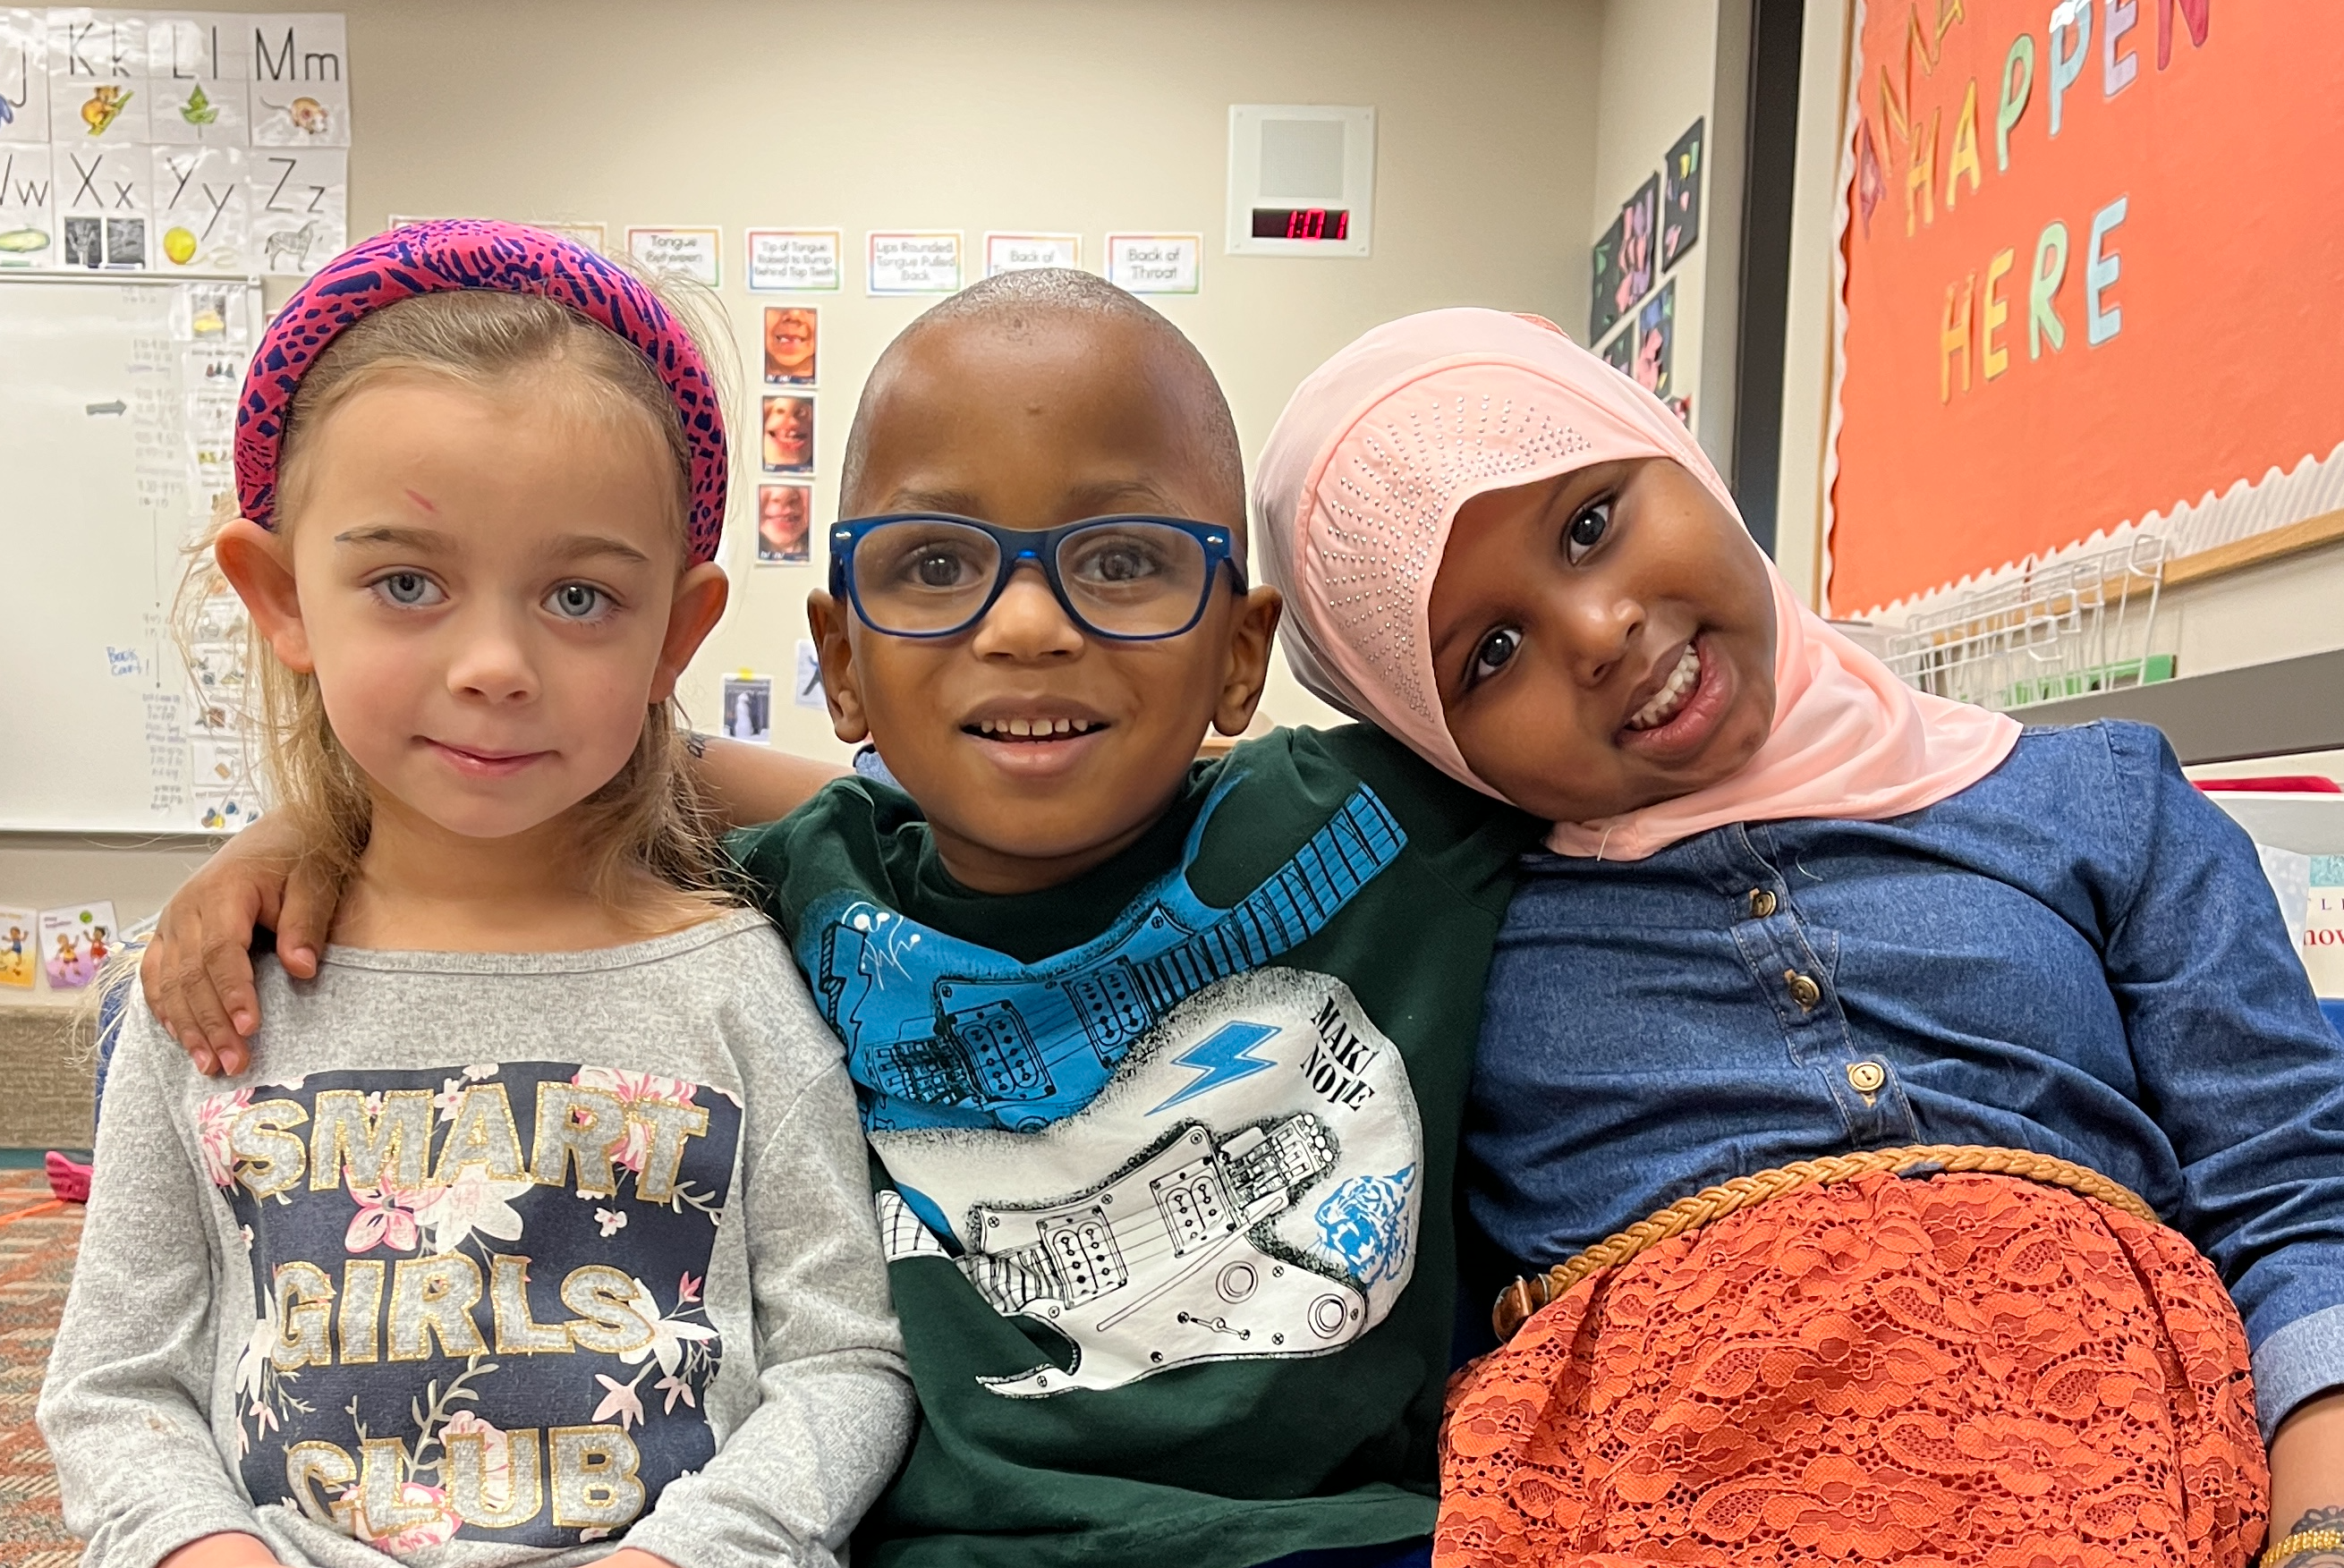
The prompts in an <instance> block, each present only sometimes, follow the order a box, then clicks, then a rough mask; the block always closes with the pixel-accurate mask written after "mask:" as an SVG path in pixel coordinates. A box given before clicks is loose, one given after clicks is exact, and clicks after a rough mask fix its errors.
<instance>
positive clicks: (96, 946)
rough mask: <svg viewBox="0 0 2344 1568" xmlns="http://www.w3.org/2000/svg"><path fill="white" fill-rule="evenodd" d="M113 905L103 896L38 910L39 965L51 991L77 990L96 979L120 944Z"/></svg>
mask: <svg viewBox="0 0 2344 1568" xmlns="http://www.w3.org/2000/svg"><path fill="white" fill-rule="evenodd" d="M119 929H120V928H119V927H117V926H116V923H115V920H114V905H113V904H112V903H110V902H108V901H107V900H104V899H100V900H97V901H96V903H90V904H71V905H67V906H66V908H64V909H61V910H42V911H41V932H40V944H41V967H42V968H43V969H45V970H47V971H48V976H49V989H50V990H79V989H80V988H82V987H83V986H86V985H87V984H89V982H90V981H91V980H96V978H97V973H98V970H101V969H103V968H104V967H105V965H106V956H107V955H108V954H109V953H111V952H113V951H114V950H115V949H116V948H118V947H120V946H121V945H122V941H121V938H120V937H119V936H117V935H116V931H117V930H119Z"/></svg>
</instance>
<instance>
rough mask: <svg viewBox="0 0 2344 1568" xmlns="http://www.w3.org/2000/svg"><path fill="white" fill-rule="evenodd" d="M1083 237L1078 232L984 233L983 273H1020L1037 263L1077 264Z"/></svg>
mask: <svg viewBox="0 0 2344 1568" xmlns="http://www.w3.org/2000/svg"><path fill="white" fill-rule="evenodd" d="M1082 264H1083V236H1081V235H1078V234H1005V233H998V232H995V233H989V234H987V235H986V236H985V276H987V277H998V276H1001V275H1002V274H1003V273H1005V272H1022V271H1024V270H1025V269H1026V268H1028V267H1036V266H1082Z"/></svg>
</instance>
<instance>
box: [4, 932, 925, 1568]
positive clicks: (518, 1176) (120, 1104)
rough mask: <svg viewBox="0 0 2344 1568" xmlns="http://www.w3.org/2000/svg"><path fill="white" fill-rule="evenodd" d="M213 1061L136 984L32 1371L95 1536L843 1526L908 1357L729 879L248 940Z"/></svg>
mask: <svg viewBox="0 0 2344 1568" xmlns="http://www.w3.org/2000/svg"><path fill="white" fill-rule="evenodd" d="M260 1000H261V1008H262V1011H263V1013H264V1015H265V1016H266V1017H267V1019H268V1025H267V1027H266V1029H265V1030H263V1031H262V1033H261V1035H260V1038H259V1040H258V1049H257V1050H256V1052H255V1060H254V1062H253V1065H252V1066H251V1067H250V1068H248V1070H246V1072H245V1073H244V1075H243V1076H242V1077H240V1078H232V1079H204V1078H200V1077H198V1076H197V1074H196V1072H195V1071H194V1070H193V1069H192V1068H191V1067H189V1066H188V1064H187V1060H186V1059H185V1058H184V1057H183V1056H182V1055H181V1053H180V1051H179V1050H178V1048H177V1046H175V1045H173V1044H172V1043H171V1042H170V1040H168V1039H167V1037H166V1036H165V1035H164V1033H163V1031H162V1030H161V1028H160V1027H159V1026H158V1025H157V1023H156V1022H155V1021H154V1020H153V1019H152V1018H151V1017H150V1016H149V1015H147V1012H146V1011H145V1010H144V1009H142V1008H138V1007H136V1006H134V1007H132V1008H131V1009H130V1010H129V1016H128V1017H127V1018H126V1020H125V1022H124V1026H123V1030H122V1037H121V1040H120V1043H119V1045H118V1047H117V1049H116V1055H115V1059H114V1066H113V1069H112V1071H111V1074H110V1077H109V1081H108V1082H107V1085H106V1104H105V1107H104V1111H103V1114H102V1116H101V1118H100V1121H99V1126H98V1133H97V1156H96V1162H97V1172H96V1181H95V1182H94V1185H93V1189H92V1191H91V1193H90V1202H89V1219H88V1224H87V1227H86V1230H85V1231H84V1232H83V1236H82V1249H81V1261H80V1265H79V1267H78V1269H77V1270H76V1272H75V1275H74V1283H73V1293H72V1296H71V1298H70V1299H69V1300H68V1301H67V1302H66V1313H65V1321H64V1323H63V1324H62V1326H61V1327H60V1328H59V1329H58V1331H57V1337H56V1348H55V1350H54V1352H52V1354H51V1356H50V1360H49V1373H48V1382H47V1385H46V1386H45V1388H44V1389H43V1391H42V1394H41V1406H40V1423H41V1430H42V1432H44V1434H45V1436H46V1437H47V1439H48V1443H49V1447H50V1449H51V1450H52V1451H53V1452H54V1453H55V1454H56V1463H57V1474H58V1479H59V1481H60V1483H62V1486H63V1490H64V1503H65V1513H66V1523H67V1524H68V1525H70V1526H71V1527H72V1529H73V1530H74V1531H75V1533H76V1534H79V1535H81V1536H83V1537H84V1538H86V1540H87V1541H88V1542H89V1552H88V1555H87V1556H86V1559H85V1562H86V1563H87V1564H88V1565H90V1568H152V1565H153V1564H154V1563H157V1562H158V1561H159V1560H160V1559H162V1558H163V1557H165V1556H166V1555H167V1554H168V1553H171V1552H172V1551H174V1550H176V1549H177V1548H178V1547H179V1546H182V1545H184V1544H186V1543H187V1542H189V1541H192V1540H195V1539H197V1537H199V1536H204V1535H208V1534H213V1533H217V1532H221V1531H238V1530H240V1531H245V1532H248V1533H251V1534H254V1535H257V1536H258V1537H260V1538H261V1539H262V1540H263V1541H265V1542H267V1543H268V1545H269V1546H270V1547H271V1548H272V1549H273V1550H274V1551H275V1552H276V1553H277V1555H278V1558H279V1559H280V1560H282V1561H283V1562H284V1563H288V1564H296V1565H301V1568H387V1564H389V1563H391V1562H393V1561H394V1560H396V1561H399V1562H404V1563H409V1564H413V1565H415V1568H442V1565H446V1568H501V1565H503V1564H508V1563H530V1564H547V1565H554V1568H566V1565H568V1564H571V1563H591V1562H593V1561H596V1560H598V1559H599V1558H601V1556H603V1555H605V1554H606V1553H609V1552H611V1550H613V1549H614V1548H616V1547H617V1546H619V1545H620V1544H622V1543H623V1544H626V1545H631V1546H637V1547H641V1548H642V1549H643V1550H644V1551H647V1552H651V1553H655V1554H657V1555H658V1556H661V1557H664V1558H666V1559H667V1560H669V1561H670V1562H672V1563H676V1564H678V1565H679V1568H775V1565H780V1564H793V1563H818V1564H828V1563H834V1562H836V1561H837V1560H838V1559H839V1558H840V1557H841V1555H842V1554H843V1552H844V1543H845V1541H846V1537H847V1533H848V1532H849V1531H850V1530H852V1529H853V1528H854V1523H855V1521H856V1520H857V1519H858V1518H859V1517H860V1516H861V1515H862V1513H863V1511H864V1508H865V1507H867V1506H868V1505H869V1504H870V1503H871V1501H872V1500H873V1499H874V1497H876V1496H877V1495H878V1493H879V1489H880V1487H881V1486H882V1485H883V1484H884V1483H885V1482H886V1480H887V1478H888V1476H889V1474H890V1473H892V1472H893V1471H894V1466H895V1463H896V1461H897V1459H898V1458H899V1457H900V1456H901V1454H902V1452H903V1448H904V1442H905V1439H906V1436H907V1434H908V1432H909V1430H910V1426H911V1420H912V1407H913V1402H912V1393H911V1389H910V1384H909V1382H908V1381H907V1379H906V1377H905V1375H904V1360H903V1345H902V1341H901V1339H900V1338H899V1337H898V1335H897V1332H896V1329H895V1322H894V1317H893V1315H892V1314H891V1313H890V1312H889V1309H888V1304H887V1282H886V1276H885V1273H884V1267H883V1265H882V1263H881V1261H880V1252H879V1243H878V1238H877V1234H876V1228H875V1220H874V1213H873V1210H872V1204H871V1198H870V1187H869V1181H868V1177H867V1169H868V1168H867V1165H866V1163H865V1158H864V1148H863V1137H862V1131H861V1129H860V1127H859V1125H858V1123H857V1121H856V1117H855V1109H854V1096H853V1091H852V1089H851V1087H850V1086H849V1084H848V1081H847V1078H846V1073H845V1070H844V1067H843V1065H842V1063H841V1061H840V1057H839V1046H838V1042H837V1040H835V1039H834V1037H833V1036H832V1034H831V1033H830V1031H829V1030H827V1029H826V1028H825V1027H824V1026H823V1021H822V1019H821V1017H820V1015H819V1014H817V1013H816V1012H815V1010H814V1009H813V1004H812V1002H811V1000H809V999H808V997H807V995H806V991H805V987H804V985H803V982H802V981H801V980H799V978H798V973H797V970H796V969H795V968H794V967H793V965H792V964H791V962H790V960H789V958H788V955H787V954H786V953H785V952H784V951H783V948H782V945H781V942H780V940H779V939H778V938H776V937H775V936H774V934H773V931H772V930H771V929H770V928H769V927H767V926H766V925H765V923H764V922H763V920H762V919H761V918H760V917H758V916H756V915H753V914H748V913H740V914H733V915H727V916H724V917H722V918H720V919H717V920H712V921H710V922H708V923H706V924H704V925H701V926H698V927H695V928H693V929H692V930H688V931H683V932H681V933H678V934H676V935H674V936H670V937H664V938H661V939H659V940H655V941H649V942H642V943H638V944H635V945H633V946H630V947H622V948H613V949H608V950H599V951H591V952H576V953H529V954H470V953H452V954H451V953H392V952H374V951H364V950H350V949H344V948H331V949H328V951H327V953H326V958H325V963H324V966H323V968H322V970H321V971H320V972H319V975H318V979H317V980H314V981H309V982H306V983H304V982H295V981H291V980H288V979H287V978H286V976H285V974H284V971H283V970H280V969H278V967H277V966H276V964H275V963H274V962H273V961H270V962H268V963H266V964H264V965H263V966H262V972H261V976H260Z"/></svg>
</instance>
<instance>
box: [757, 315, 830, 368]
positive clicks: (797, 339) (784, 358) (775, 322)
mask: <svg viewBox="0 0 2344 1568" xmlns="http://www.w3.org/2000/svg"><path fill="white" fill-rule="evenodd" d="M821 338H822V313H821V312H820V311H818V310H816V309H814V308H813V307H812V306H805V305H768V306H767V307H765V339H764V343H765V385H766V386H768V387H811V386H813V384H814V382H815V381H816V379H818V377H817V376H816V374H815V367H816V365H817V363H818V360H817V354H818V351H819V349H820V348H821Z"/></svg>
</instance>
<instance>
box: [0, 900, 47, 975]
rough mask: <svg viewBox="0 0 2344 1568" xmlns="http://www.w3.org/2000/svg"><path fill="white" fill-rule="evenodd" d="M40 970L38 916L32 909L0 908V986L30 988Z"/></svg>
mask: <svg viewBox="0 0 2344 1568" xmlns="http://www.w3.org/2000/svg"><path fill="white" fill-rule="evenodd" d="M40 972H41V917H40V915H39V914H38V913H37V912H36V911H35V910H0V985H5V986H15V988H17V989H18V990H32V989H33V977H34V976H35V975H36V974H38V973H40Z"/></svg>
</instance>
